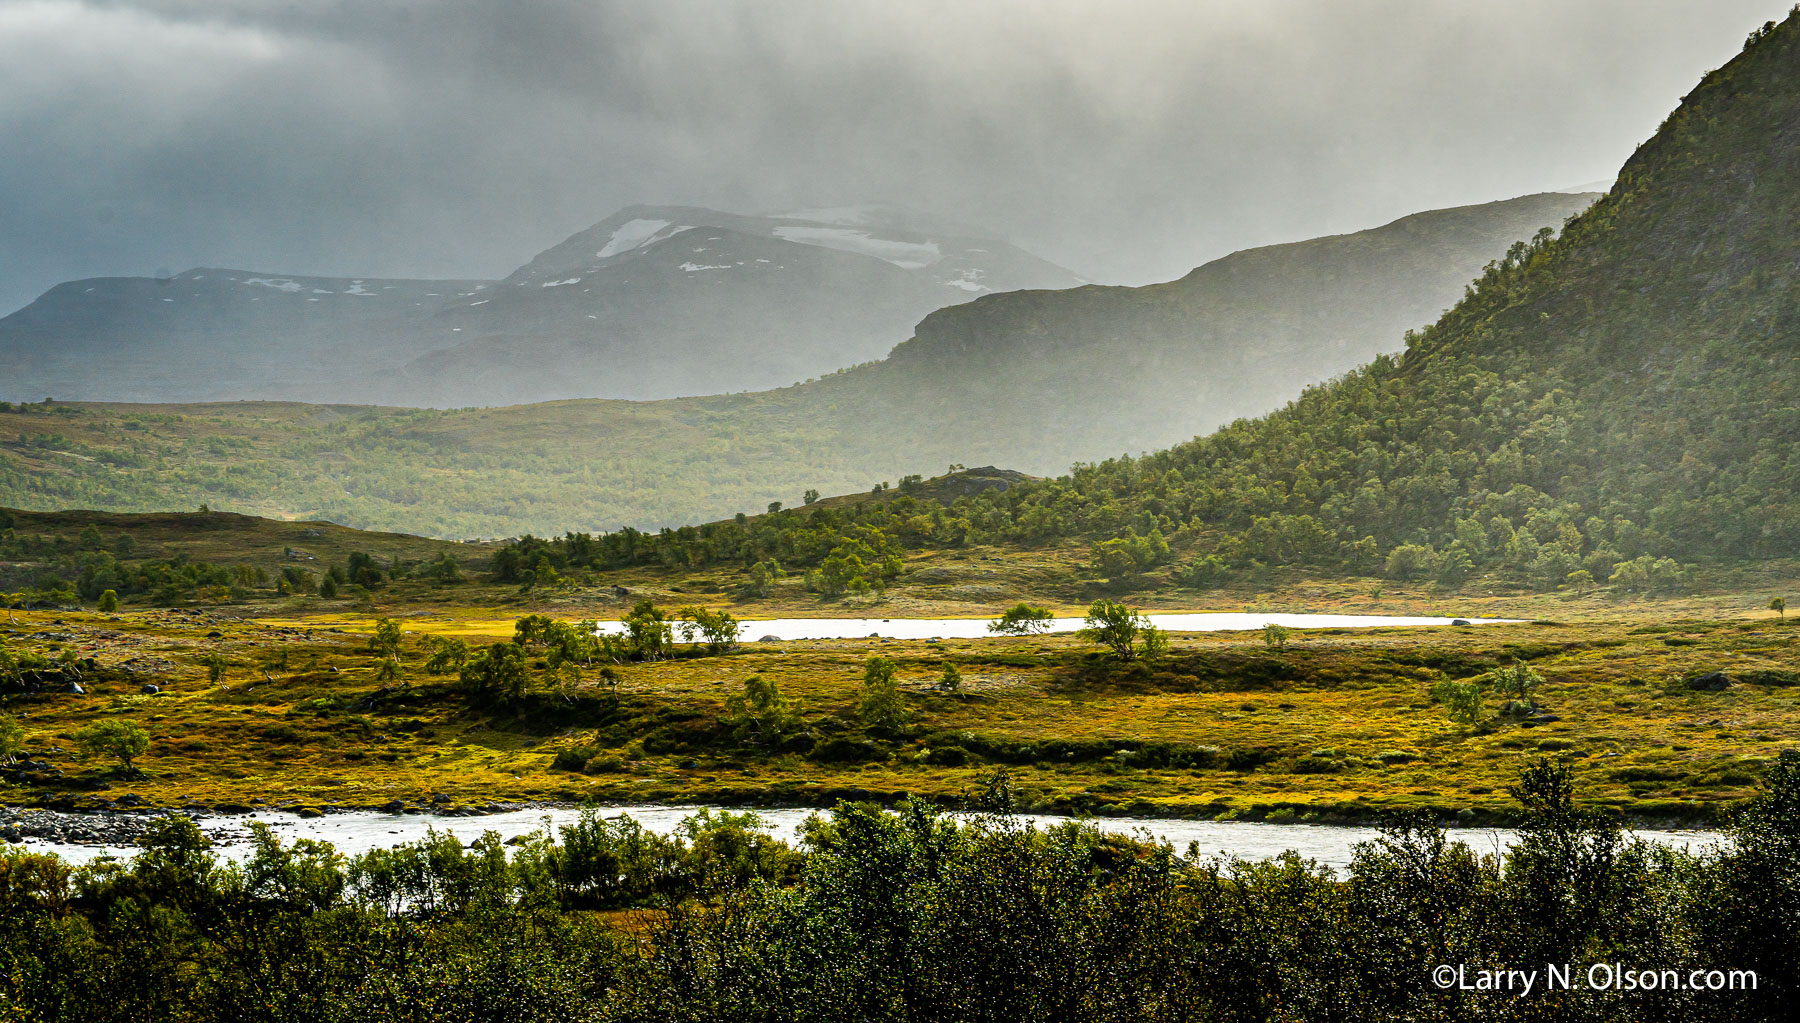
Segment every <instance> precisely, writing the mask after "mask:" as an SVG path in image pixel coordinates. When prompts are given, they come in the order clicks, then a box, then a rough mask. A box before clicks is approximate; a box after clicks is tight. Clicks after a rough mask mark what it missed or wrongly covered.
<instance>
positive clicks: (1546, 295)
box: [598, 17, 1800, 591]
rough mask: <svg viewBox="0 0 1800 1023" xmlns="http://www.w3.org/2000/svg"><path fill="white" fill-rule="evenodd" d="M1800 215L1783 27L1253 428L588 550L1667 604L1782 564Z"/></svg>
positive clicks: (1796, 49) (1795, 377)
mask: <svg viewBox="0 0 1800 1023" xmlns="http://www.w3.org/2000/svg"><path fill="white" fill-rule="evenodd" d="M1797 223H1800V17H1790V18H1789V19H1788V20H1787V22H1785V23H1784V24H1783V25H1781V26H1780V27H1779V28H1773V27H1771V28H1770V29H1768V30H1766V31H1763V32H1759V33H1757V34H1756V35H1754V36H1752V38H1751V40H1750V42H1749V44H1748V45H1747V46H1746V50H1745V52H1744V53H1743V54H1742V55H1741V56H1739V57H1738V58H1736V59H1734V60H1733V61H1732V62H1731V63H1730V64H1728V65H1727V66H1726V67H1724V68H1721V69H1719V70H1718V71H1716V72H1713V73H1712V74H1710V75H1708V76H1707V77H1706V79H1705V80H1704V81H1703V82H1702V83H1701V84H1700V85H1699V86H1698V87H1697V88H1696V89H1695V90H1694V91H1693V92H1692V93H1691V94H1690V95H1689V96H1688V97H1686V98H1685V99H1684V101H1683V102H1682V104H1681V107H1680V108H1679V109H1678V110H1677V111H1675V113H1674V114H1672V115H1671V116H1670V117H1669V119H1668V120H1667V122H1666V123H1665V124H1664V125H1663V126H1662V128H1661V129H1660V130H1659V132H1658V133H1657V135H1656V137H1655V138H1654V139H1652V140H1651V141H1650V142H1648V143H1647V144H1645V145H1644V146H1643V147H1641V148H1640V150H1639V151H1638V152H1637V153H1636V154H1635V155H1634V156H1633V157H1632V158H1631V160H1630V161H1629V162H1628V163H1627V164H1626V166H1625V167H1624V169H1623V171H1622V173H1621V175H1620V178H1619V181H1618V183H1617V184H1616V185H1615V186H1614V188H1613V189H1612V191H1611V192H1610V193H1609V194H1608V195H1607V196H1606V197H1605V198H1603V199H1602V200H1600V201H1599V202H1598V203H1597V204H1595V205H1594V206H1593V207H1592V208H1591V209H1589V210H1588V211H1587V212H1586V213H1585V214H1583V215H1582V216H1581V217H1580V218H1578V219H1577V220H1575V221H1573V222H1572V223H1571V224H1570V225H1569V226H1568V227H1567V228H1566V229H1565V231H1564V232H1563V234H1562V236H1561V237H1560V238H1553V237H1551V235H1550V233H1549V232H1544V233H1541V234H1540V235H1539V236H1538V237H1536V238H1535V239H1534V240H1532V241H1530V242H1528V243H1521V244H1518V245H1516V246H1514V247H1513V248H1512V250H1511V251H1510V252H1508V253H1507V255H1506V257H1505V258H1504V259H1503V260H1500V261H1498V262H1497V263H1495V264H1494V265H1492V266H1490V267H1489V268H1488V270H1487V271H1486V272H1485V273H1484V274H1483V275H1482V277H1481V278H1480V279H1479V280H1478V281H1476V282H1475V283H1474V284H1473V285H1472V286H1471V287H1470V289H1469V291H1468V294H1467V296H1466V297H1465V298H1464V299H1463V301H1462V302H1460V303H1458V304H1457V305H1456V306H1455V307H1454V308H1453V309H1451V310H1449V311H1448V312H1447V313H1445V315H1444V316H1443V317H1442V318H1441V319H1440V320H1438V322H1437V323H1436V324H1434V325H1433V326H1431V327H1430V328H1428V329H1426V330H1424V331H1422V332H1419V333H1416V334H1409V335H1408V336H1407V347H1406V351H1405V352H1404V353H1402V354H1400V355H1399V356H1397V357H1388V356H1382V357H1378V358H1376V359H1375V360H1374V361H1373V362H1372V363H1371V364H1369V365H1368V366H1366V367H1364V368H1362V369H1359V370H1357V371H1356V372H1353V373H1350V374H1348V375H1346V376H1344V377H1343V378H1341V379H1338V380H1334V381H1332V382H1330V383H1328V384H1324V385H1321V386H1318V387H1315V388H1312V389H1311V390H1309V391H1307V393H1306V394H1305V395H1303V396H1302V397H1301V398H1299V399H1298V400H1296V401H1295V402H1293V403H1292V404H1290V405H1288V406H1287V407H1286V408H1284V409H1282V410H1281V411H1279V412H1277V413H1275V414H1272V415H1269V416H1267V417H1265V418H1261V419H1255V420H1245V421H1240V422H1237V423H1234V424H1232V425H1231V426H1229V427H1227V428H1225V429H1223V430H1220V431H1218V432H1217V433H1215V434H1213V435H1211V436H1208V437H1206V438H1204V439H1200V440H1197V441H1194V442H1191V443H1188V444H1183V445H1180V446H1177V447H1174V448H1171V449H1169V450H1166V451H1163V452H1160V453H1157V454H1155V455H1152V456H1149V457H1144V458H1138V459H1130V458H1122V459H1116V460H1111V461H1107V462H1104V463H1101V464H1098V465H1090V466H1081V467H1078V468H1077V469H1076V470H1075V471H1074V472H1073V473H1072V474H1070V475H1069V476H1066V477H1062V478H1059V479H1056V480H1050V481H1040V482H1028V483H1024V484H1022V485H1019V486H1015V487H1012V488H1009V489H1006V490H1004V491H989V492H985V493H982V494H979V495H976V496H973V497H968V498H962V499H958V500H956V501H955V502H953V503H952V504H951V505H950V506H949V507H945V506H944V505H942V504H941V503H939V502H920V501H912V500H911V499H909V498H907V497H906V496H904V495H902V496H901V497H899V498H898V499H896V500H893V501H885V502H883V501H876V502H865V503H863V504H861V505H859V506H857V507H856V508H855V509H853V510H851V512H849V513H846V512H843V511H839V510H836V509H827V510H824V511H815V512H806V511H802V512H799V513H793V512H784V513H782V515H781V516H777V517H771V518H769V519H764V520H752V521H750V522H748V523H745V524H743V525H741V526H737V527H733V526H732V525H731V524H724V525H720V526H715V527H710V528H709V529H706V530H697V531H682V532H680V533H676V534H670V535H667V536H664V537H661V538H647V542H632V541H631V538H617V537H609V538H606V543H604V544H603V545H602V553H601V554H600V555H599V556H598V557H599V560H600V562H601V563H602V564H607V565H612V564H621V563H631V562H635V563H644V564H655V563H663V564H690V565H696V564H706V563H709V562H728V563H729V562H739V561H742V562H744V563H749V562H751V561H754V560H756V559H757V558H761V557H768V556H773V555H776V554H778V553H780V552H781V551H784V550H785V551H788V552H791V553H792V554H793V555H797V556H799V557H800V558H801V560H802V562H804V561H805V560H806V559H807V558H808V557H811V558H813V559H819V558H823V559H824V562H823V563H824V564H825V565H826V566H827V568H829V566H830V565H831V564H832V561H831V559H832V558H834V557H835V558H839V559H840V562H841V561H842V559H843V558H848V557H851V556H852V555H855V556H856V557H859V558H861V560H862V562H868V561H869V555H868V553H867V551H865V548H866V549H867V550H872V551H874V552H876V553H877V554H879V553H880V552H881V551H883V550H885V549H886V546H885V545H887V544H890V543H891V544H895V545H899V546H905V547H931V546H955V545H962V544H971V543H995V542H1004V543H1012V544H1033V543H1040V542H1046V541H1052V540H1065V541H1066V540H1067V539H1069V538H1084V539H1086V540H1088V541H1091V542H1092V543H1093V544H1094V548H1093V554H1094V558H1093V561H1094V568H1095V570H1096V571H1097V572H1098V573H1099V574H1101V575H1103V576H1105V577H1108V578H1109V579H1111V580H1112V581H1113V582H1114V583H1115V584H1119V585H1122V586H1132V585H1142V584H1147V583H1149V582H1151V581H1156V582H1165V581H1176V582H1183V583H1186V584H1189V585H1194V586H1202V587H1204V586H1211V585H1218V584H1221V583H1225V582H1228V581H1231V580H1233V579H1234V578H1241V577H1244V576H1246V575H1248V576H1254V575H1255V574H1257V573H1259V572H1261V571H1263V570H1265V569H1269V568H1272V567H1279V566H1299V567H1305V568H1309V569H1313V570H1325V571H1328V572H1345V573H1350V574H1359V575H1366V574H1371V573H1376V572H1385V573H1386V574H1387V575H1389V576H1391V577H1397V578H1402V579H1435V580H1437V581H1438V582H1441V583H1443V584H1446V585H1452V586H1454V585H1460V584H1462V583H1464V582H1465V581H1467V580H1469V579H1470V578H1472V577H1475V576H1477V575H1487V576H1489V577H1490V578H1491V579H1493V580H1494V581H1495V582H1498V583H1502V584H1513V585H1525V586H1530V587H1533V588H1538V589H1547V588H1555V587H1559V586H1568V587H1571V588H1575V589H1580V588H1584V587H1586V586H1589V585H1592V584H1595V583H1604V582H1608V581H1610V582H1611V583H1612V584H1613V586H1614V588H1615V589H1617V590H1622V591H1660V590H1673V589H1681V588H1684V587H1686V586H1687V585H1688V583H1689V581H1690V579H1691V578H1692V576H1693V573H1694V569H1695V566H1696V565H1697V564H1700V563H1706V562H1721V561H1743V560H1746V559H1773V558H1784V557H1786V558H1791V557H1793V556H1794V555H1795V553H1796V551H1797V550H1800V504H1797V503H1796V498H1795V494H1796V493H1797V492H1800V449H1797V448H1796V445H1795V441H1796V439H1800V360H1797V359H1796V355H1797V350H1800V291H1797V290H1796V277H1797V276H1800V235H1797V234H1796V232H1795V225H1796V224H1797ZM978 305H979V304H978ZM1120 400H1122V401H1129V400H1130V399H1129V397H1122V398H1121V399H1120ZM909 501H910V502H911V503H909ZM825 552H830V554H829V555H828V554H826V553H825Z"/></svg>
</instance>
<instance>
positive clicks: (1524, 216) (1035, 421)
mask: <svg viewBox="0 0 1800 1023" xmlns="http://www.w3.org/2000/svg"><path fill="white" fill-rule="evenodd" d="M1591 198H1592V197H1591V196H1582V195H1567V194H1560V193H1555V194H1545V195H1536V196H1526V197H1523V198H1519V199H1512V200H1508V201H1506V202H1496V203H1487V204H1484V205H1480V206H1470V207H1463V208H1460V209H1452V210H1436V211H1432V212H1428V213H1421V214H1417V215H1414V216H1411V217H1406V218H1404V219H1402V220H1399V221H1396V222H1395V223H1393V224H1389V225H1387V226H1384V227H1380V228H1375V229H1372V230H1369V231H1362V232H1357V233H1355V234H1349V235H1341V236H1335V237H1330V238H1316V239H1312V240H1310V241H1305V242H1297V243H1293V244H1288V245H1275V246H1269V247H1267V248H1262V249H1254V250H1250V251H1247V252H1240V253H1236V254H1234V255H1231V256H1228V257H1226V258H1224V259H1220V260H1215V261H1214V262H1212V263H1208V264H1207V265H1205V266H1203V267H1200V268H1199V269H1197V270H1195V271H1193V272H1192V273H1191V274H1189V275H1187V276H1186V277H1184V278H1182V279H1181V280H1179V281H1174V282H1170V283H1167V284H1161V285H1154V286H1151V287H1145V288H1102V287H1087V288H1077V289H1072V290H1067V291H1024V292H1011V293H1006V294H1001V295H992V296H987V297H984V298H981V299H979V300H977V301H974V302H971V303H967V304H965V305H961V306H956V307H953V308H951V309H949V310H944V311H940V312H938V313H934V314H932V315H931V316H929V317H927V318H926V319H925V320H924V321H923V322H922V323H920V324H919V326H918V329H917V333H916V336H915V337H914V338H913V339H911V340H908V341H905V342H904V343H903V344H900V345H899V346H898V347H897V348H896V349H895V350H894V352H893V355H892V356H891V357H890V358H889V359H887V360H884V361H882V362H877V363H871V364H867V365H864V366H861V367H857V368H855V369H852V370H848V371H846V372H843V373H838V374H833V375H831V376H828V377H826V378H824V379H822V380H818V381H814V382H811V383H808V384H804V385H799V386H794V387H788V388H782V389H780V390H774V391H763V392H758V393H751V394H732V395H719V396H713V397H700V398H682V399H675V400H668V401H654V402H629V401H591V400H590V401H562V402H549V403H543V404H535V405H516V406H510V407H503V408H486V409H461V410H451V411H431V410H415V409H395V408H372V407H363V406H349V405H303V404H292V403H277V402H233V403H215V404H204V405H96V404H51V405H43V404H37V403H34V404H31V405H25V406H12V407H7V406H0V504H5V505H10V506H16V507H26V508H34V509H43V510H51V509H59V508H72V507H87V508H106V509H111V510H120V511H127V510H129V511H166V510H184V509H191V508H193V507H195V506H197V505H199V504H201V503H210V504H211V505H212V506H214V507H217V508H226V509H230V510H233V511H241V512H246V513H254V514H261V515H268V516H272V517H278V518H279V517H293V518H304V519H329V520H331V521H334V522H341V523H345V524H348V525H354V526H359V527H363V528H369V529H386V530H402V531H406V532H413V533H423V534H430V535H434V536H448V537H469V536H506V535H512V534H517V533H520V532H525V531H533V532H539V533H546V532H548V533H560V532H562V531H563V530H565V529H576V530H614V529H618V528H620V527H622V526H625V525H632V526H637V527H639V528H647V527H655V526H661V525H674V524H678V523H682V522H694V521H704V520H707V519H712V518H719V517H723V516H727V515H730V514H733V513H735V512H738V511H760V510H761V509H763V508H764V507H766V506H767V505H768V503H769V502H771V501H777V500H779V501H783V502H786V503H789V504H793V503H796V502H797V501H798V499H799V498H800V497H801V495H802V494H803V493H804V492H805V491H807V490H809V489H816V490H818V491H820V492H822V493H826V494H831V493H843V492H848V491H854V490H866V489H868V488H869V487H870V486H871V485H873V484H875V483H877V482H880V481H882V480H887V481H890V482H893V481H897V480H899V479H900V478H901V477H903V476H906V475H910V474H924V475H931V474H934V473H941V472H943V471H944V467H945V466H947V465H950V464H952V463H958V464H964V465H981V464H994V465H1002V466H1009V467H1011V468H1015V469H1019V470H1023V471H1026V472H1032V473H1038V474H1052V473H1060V472H1063V471H1066V470H1067V468H1068V467H1069V465H1070V464H1071V463H1073V462H1075V461H1078V460H1096V459H1101V458H1107V457H1112V456H1115V455H1118V454H1119V453H1121V452H1137V451H1146V450H1153V449H1155V448H1158V447H1164V446H1167V445H1169V444H1174V443H1178V442H1181V441H1185V440H1188V439H1190V438H1192V437H1194V436H1196V435H1198V434H1201V433H1204V432H1207V431H1209V430H1212V429H1215V428H1217V427H1219V426H1221V425H1224V424H1225V423H1228V422H1230V421H1231V420H1233V419H1236V418H1238V417H1241V416H1248V415H1259V414H1262V413H1264V412H1267V411H1269V410H1271V409H1274V408H1276V407H1278V406H1280V405H1281V404H1282V403H1284V402H1286V401H1288V400H1290V399H1291V398H1293V397H1295V396H1296V395H1297V394H1299V393H1300V390H1301V388H1302V387H1304V386H1305V385H1306V384H1307V383H1309V382H1316V381H1319V380H1324V379H1326V378H1328V377H1330V376H1332V375H1333V374H1337V373H1342V372H1345V371H1347V370H1350V369H1352V368H1353V367H1355V366H1357V365H1360V364H1362V363H1364V362H1366V361H1367V360H1368V359H1370V358H1371V357H1373V356H1374V355H1375V354H1376V353H1378V352H1383V351H1389V350H1393V349H1396V348H1397V347H1398V345H1399V343H1400V337H1401V334H1402V332H1403V331H1404V330H1406V329H1407V328H1409V327H1412V326H1416V325H1418V324H1422V323H1426V322H1429V321H1430V320H1431V319H1433V318H1435V317H1436V316H1437V315H1439V313H1440V312H1441V311H1442V310H1443V309H1444V308H1445V307H1446V306H1448V305H1450V304H1451V303H1452V302H1453V301H1455V299H1456V297H1457V296H1458V295H1459V294H1460V293H1461V291H1462V289H1463V287H1464V285H1465V284H1466V282H1467V281H1468V280H1469V279H1470V278H1472V277H1474V276H1475V275H1476V274H1478V273H1480V272H1481V267H1482V266H1483V265H1484V264H1485V263H1487V262H1489V261H1490V260H1491V259H1493V258H1494V257H1496V256H1498V255H1499V254H1500V253H1501V252H1502V251H1504V250H1505V248H1506V246H1507V245H1508V244H1509V243H1511V242H1512V241H1514V240H1515V239H1520V238H1527V237H1530V236H1531V235H1532V234H1533V233H1534V232H1536V231H1537V230H1538V229H1539V228H1540V227H1544V226H1554V225H1560V224H1561V223H1562V222H1563V220H1564V218H1566V217H1567V216H1568V215H1570V214H1572V213H1574V212H1576V211H1578V210H1580V209H1581V208H1583V207H1584V206H1586V205H1587V203H1588V202H1589V201H1590V200H1591ZM721 351H723V349H721ZM720 357H721V358H725V357H726V356H720ZM519 358H520V359H522V360H526V361H532V360H533V359H536V360H537V361H540V362H542V361H545V360H546V359H548V361H549V362H550V363H552V364H554V363H555V358H554V357H548V356H546V357H543V358H539V357H537V356H530V355H520V356H519ZM564 368H567V367H564ZM541 369H543V367H542V366H536V367H532V366H526V367H520V368H518V372H520V373H527V374H529V373H534V372H538V371H539V370H541ZM571 372H572V370H571ZM375 383H379V381H375Z"/></svg>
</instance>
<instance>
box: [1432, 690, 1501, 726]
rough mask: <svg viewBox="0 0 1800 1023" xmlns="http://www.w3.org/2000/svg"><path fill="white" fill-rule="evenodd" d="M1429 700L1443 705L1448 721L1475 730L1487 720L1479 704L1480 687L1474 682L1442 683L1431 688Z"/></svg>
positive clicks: (1485, 713)
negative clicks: (1448, 716) (1448, 717)
mask: <svg viewBox="0 0 1800 1023" xmlns="http://www.w3.org/2000/svg"><path fill="white" fill-rule="evenodd" d="M1431 698H1432V699H1434V700H1436V701H1437V702H1438V703H1441V704H1443V706H1444V712H1445V713H1446V714H1448V715H1450V720H1452V721H1454V722H1456V723H1457V724H1459V725H1464V726H1467V727H1469V728H1475V727H1477V726H1478V725H1480V724H1481V723H1482V722H1483V721H1485V720H1486V719H1487V708H1486V707H1485V706H1484V705H1483V704H1482V702H1481V686H1480V685H1478V684H1477V683H1474V682H1454V681H1443V682H1439V683H1438V684H1437V685H1435V686H1432V687H1431Z"/></svg>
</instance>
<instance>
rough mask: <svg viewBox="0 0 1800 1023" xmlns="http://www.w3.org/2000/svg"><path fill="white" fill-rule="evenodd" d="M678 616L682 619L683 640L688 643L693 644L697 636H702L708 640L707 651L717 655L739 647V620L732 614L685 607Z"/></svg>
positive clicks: (704, 608) (703, 608)
mask: <svg viewBox="0 0 1800 1023" xmlns="http://www.w3.org/2000/svg"><path fill="white" fill-rule="evenodd" d="M678 614H680V616H681V619H682V625H681V638H682V639H684V640H686V641H687V642H689V643H692V642H694V639H695V637H696V636H700V637H702V638H704V639H705V640H706V646H707V649H708V650H710V651H712V652H713V653H715V654H719V653H724V652H725V651H727V650H730V649H731V648H732V647H735V646H737V641H738V620H737V619H736V618H735V617H733V616H732V614H731V612H729V611H715V610H713V609H711V608H706V607H684V608H682V609H681V610H680V611H679V612H678Z"/></svg>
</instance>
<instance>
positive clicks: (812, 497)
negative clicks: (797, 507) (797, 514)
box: [800, 490, 819, 504]
mask: <svg viewBox="0 0 1800 1023" xmlns="http://www.w3.org/2000/svg"><path fill="white" fill-rule="evenodd" d="M818 500H819V492H818V491H817V490H808V491H807V492H806V493H805V494H803V495H801V498H800V503H801V504H817V503H818Z"/></svg>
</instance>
